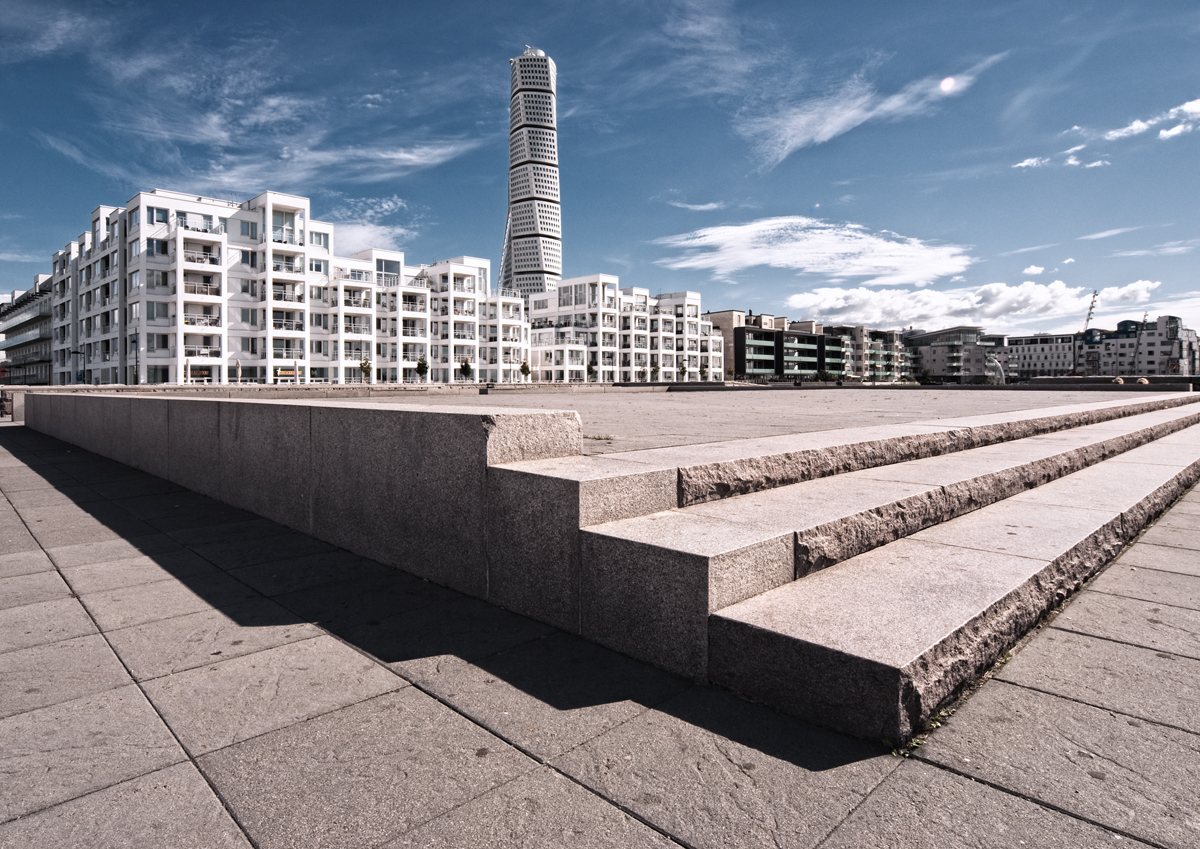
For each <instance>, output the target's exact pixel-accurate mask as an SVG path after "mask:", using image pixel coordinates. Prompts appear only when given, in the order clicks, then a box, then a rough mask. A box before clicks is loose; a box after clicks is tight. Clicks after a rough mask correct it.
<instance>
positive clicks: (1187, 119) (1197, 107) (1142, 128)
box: [1104, 100, 1200, 141]
mask: <svg viewBox="0 0 1200 849" xmlns="http://www.w3.org/2000/svg"><path fill="white" fill-rule="evenodd" d="M1169 121H1179V122H1180V123H1179V124H1177V125H1176V126H1174V127H1172V128H1171V129H1169V130H1164V131H1162V132H1160V133H1159V134H1158V137H1159V138H1160V139H1169V138H1174V137H1175V136H1177V135H1179V134H1181V133H1187V132H1191V131H1192V130H1193V129H1194V128H1195V126H1196V124H1197V122H1200V100H1189V101H1188V102H1187V103H1184V104H1182V105H1180V106H1176V107H1175V108H1174V109H1168V110H1167V111H1166V112H1160V113H1159V114H1158V115H1155V116H1154V117H1152V118H1147V119H1146V120H1144V121H1143V120H1141V119H1140V118H1135V119H1134V120H1133V121H1130V122H1129V123H1128V124H1126V125H1125V126H1124V127H1121V128H1119V129H1116V130H1109V131H1108V132H1107V133H1105V134H1104V138H1105V139H1106V140H1108V141H1116V140H1118V139H1127V138H1129V137H1130V136H1140V135H1141V134H1142V133H1144V132H1146V131H1147V130H1149V129H1150V128H1152V127H1155V126H1157V125H1158V124H1162V123H1164V122H1169Z"/></svg>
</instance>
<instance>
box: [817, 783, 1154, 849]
mask: <svg viewBox="0 0 1200 849" xmlns="http://www.w3.org/2000/svg"><path fill="white" fill-rule="evenodd" d="M1144 845H1146V844H1142V843H1141V842H1140V841H1130V840H1129V839H1128V838H1123V837H1122V836H1121V835H1118V834H1114V833H1113V832H1110V831H1106V830H1105V829H1102V828H1099V827H1097V826H1094V825H1092V824H1091V823H1087V822H1084V821H1082V820H1079V819H1076V818H1075V817H1071V816H1067V815H1066V814H1062V813H1059V812H1058V811H1054V810H1050V809H1049V808H1045V807H1042V806H1041V805H1037V804H1034V803H1033V802H1030V801H1028V800H1026V799H1022V798H1021V797H1020V796H1015V795H1013V794H1011V793H1005V792H1004V791H1002V790H996V789H995V788H992V787H988V786H987V785H986V784H980V783H979V782H977V781H972V780H971V779H969V778H963V777H961V776H958V775H955V774H953V773H950V772H947V771H945V770H942V769H935V768H934V767H931V766H929V765H928V764H925V763H922V762H920V761H905V762H904V763H902V764H901V765H900V767H899V768H898V769H897V770H896V771H895V772H893V773H892V774H891V775H889V776H888V777H887V778H885V779H884V780H883V783H882V784H880V785H879V787H877V788H876V789H875V792H873V793H872V794H871V796H870V798H869V799H867V801H866V802H865V803H863V805H862V807H860V808H858V809H857V810H855V811H854V812H853V813H852V814H850V816H849V817H847V818H846V820H845V822H843V823H841V824H840V825H839V826H838V827H837V828H835V829H834V830H833V833H832V834H831V835H829V839H828V840H826V841H825V842H824V843H822V844H821V847H822V849H858V847H866V846H870V847H878V848H879V849H885V847H886V849H904V847H911V846H930V847H935V846H936V847H943V846H946V847H948V846H969V847H972V849H1012V847H1020V846H1037V847H1044V849H1097V847H1101V846H1144Z"/></svg>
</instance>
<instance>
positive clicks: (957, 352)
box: [903, 325, 1010, 383]
mask: <svg viewBox="0 0 1200 849" xmlns="http://www.w3.org/2000/svg"><path fill="white" fill-rule="evenodd" d="M903 341H904V344H905V345H906V346H907V348H908V352H909V358H910V362H911V367H912V372H913V374H914V375H915V376H917V377H918V378H919V379H922V380H935V381H938V382H942V383H983V382H984V381H985V380H986V379H987V368H988V360H989V359H993V360H995V361H996V362H997V363H998V364H999V365H1000V367H1001V368H1002V369H1003V370H1004V374H1005V376H1006V378H1007V377H1009V376H1010V374H1009V362H1010V353H1009V348H1008V347H1007V345H1006V344H1005V338H1004V336H998V335H995V334H988V333H985V332H984V330H983V328H982V327H973V326H966V325H959V326H958V327H948V328H946V329H945V330H935V331H932V332H926V331H924V330H906V331H904V332H903Z"/></svg>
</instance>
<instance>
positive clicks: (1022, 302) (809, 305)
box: [787, 280, 1161, 332]
mask: <svg viewBox="0 0 1200 849" xmlns="http://www.w3.org/2000/svg"><path fill="white" fill-rule="evenodd" d="M1160 285H1161V284H1160V283H1157V282H1151V281H1149V280H1138V281H1136V282H1134V283H1130V284H1128V285H1126V286H1112V287H1109V288H1106V289H1103V290H1102V291H1101V292H1100V296H1099V299H1098V303H1099V304H1101V305H1108V306H1120V305H1126V304H1134V303H1142V302H1144V301H1147V300H1149V298H1150V296H1151V293H1152V292H1153V291H1154V290H1155V289H1157V288H1158V287H1159V286H1160ZM1090 299H1091V290H1090V289H1088V288H1085V287H1082V286H1078V287H1072V286H1067V285H1066V284H1065V283H1063V282H1062V281H1061V280H1055V281H1054V282H1052V283H1034V282H1032V281H1025V282H1024V283H1021V284H1019V285H1015V286H1010V285H1008V284H1006V283H989V284H987V285H985V286H979V287H977V288H959V289H949V290H944V291H939V290H934V289H899V288H896V289H866V288H862V287H859V288H853V289H847V288H822V289H815V290H813V291H811V292H802V293H798V294H795V295H792V296H791V297H789V298H788V299H787V306H788V309H791V310H799V311H800V312H801V317H802V318H812V319H816V320H818V321H825V322H853V323H856V324H857V323H862V324H868V325H871V326H874V327H881V328H889V327H891V328H894V327H908V326H917V327H922V326H927V327H930V328H933V327H939V326H943V327H944V326H946V325H953V324H982V325H985V326H987V327H988V328H989V329H991V330H995V331H999V332H1005V331H1012V330H1015V329H1017V328H1018V327H1022V326H1028V325H1029V324H1030V323H1032V322H1035V321H1037V322H1042V321H1046V320H1053V319H1055V318H1058V317H1065V316H1072V317H1074V316H1078V315H1080V314H1082V313H1083V312H1084V311H1086V310H1087V307H1088V303H1089V302H1090Z"/></svg>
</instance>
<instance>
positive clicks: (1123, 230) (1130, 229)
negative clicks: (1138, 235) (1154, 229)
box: [1079, 224, 1146, 241]
mask: <svg viewBox="0 0 1200 849" xmlns="http://www.w3.org/2000/svg"><path fill="white" fill-rule="evenodd" d="M1145 227H1146V225H1145V224H1142V225H1139V226H1137V227H1118V228H1117V229H1115V230H1101V231H1100V232H1099V233H1089V234H1088V235H1086V236H1080V237H1079V239H1080V241H1092V240H1095V239H1107V238H1109V237H1111V236H1119V235H1121V234H1122V233H1132V232H1133V231H1134V230H1143V229H1145Z"/></svg>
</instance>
